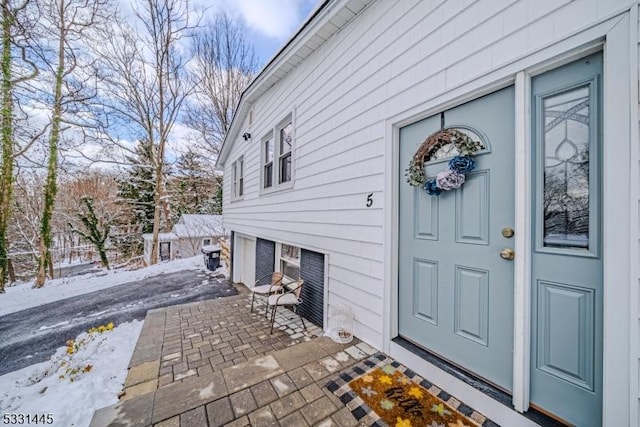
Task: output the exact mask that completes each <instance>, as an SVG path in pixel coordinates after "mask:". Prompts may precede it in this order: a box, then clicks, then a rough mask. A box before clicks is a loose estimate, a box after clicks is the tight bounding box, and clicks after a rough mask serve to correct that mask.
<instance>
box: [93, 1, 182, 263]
mask: <svg viewBox="0 0 640 427" xmlns="http://www.w3.org/2000/svg"><path fill="white" fill-rule="evenodd" d="M134 11H135V16H136V19H137V23H138V24H139V29H137V30H136V29H135V28H130V27H128V26H125V25H120V26H119V27H118V30H117V34H116V36H115V37H112V38H111V42H110V43H109V45H108V46H107V48H106V49H105V51H104V52H103V56H104V59H105V67H107V68H108V70H109V71H108V73H109V74H108V78H107V83H108V88H107V89H106V91H107V92H108V97H109V99H110V101H109V109H110V111H111V112H113V113H116V117H117V120H119V121H121V123H126V124H127V125H128V126H129V129H132V130H131V131H130V132H132V133H133V135H128V136H129V137H130V138H129V139H134V140H140V141H144V142H145V143H148V144H150V145H151V147H152V149H151V160H152V164H151V165H149V166H150V167H152V168H153V169H154V174H153V176H154V179H155V183H154V217H153V249H152V254H151V263H152V264H155V263H156V262H157V260H158V233H159V232H160V228H161V216H162V213H163V211H166V210H167V209H166V208H167V206H166V200H167V199H166V195H165V192H166V190H165V186H166V182H165V175H166V167H167V166H166V165H167V163H166V150H167V143H168V140H169V136H170V133H171V131H172V129H173V127H174V125H175V123H176V121H177V120H178V118H179V115H180V111H181V108H182V106H183V104H184V102H185V99H186V98H187V97H188V96H189V95H190V93H191V92H192V91H193V84H192V82H191V80H190V79H189V77H188V75H187V74H186V71H185V69H186V62H185V60H184V58H183V57H182V55H181V49H182V47H183V46H182V45H181V43H182V42H183V39H184V38H185V37H187V36H188V34H189V33H190V31H191V30H192V29H193V26H192V25H191V22H190V18H189V2H188V1H187V0H139V1H138V3H137V7H134ZM124 139H126V138H124ZM111 142H112V143H113V144H115V145H116V146H117V148H118V149H119V151H124V152H129V153H133V151H132V148H133V146H132V145H131V144H129V143H127V142H126V141H123V140H122V139H118V138H113V139H112V141H111Z"/></svg>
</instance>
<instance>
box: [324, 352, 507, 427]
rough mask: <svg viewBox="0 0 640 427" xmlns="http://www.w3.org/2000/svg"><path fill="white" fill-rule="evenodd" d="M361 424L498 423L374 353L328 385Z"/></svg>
mask: <svg viewBox="0 0 640 427" xmlns="http://www.w3.org/2000/svg"><path fill="white" fill-rule="evenodd" d="M327 388H328V389H329V390H330V391H331V392H333V393H334V394H335V395H336V396H337V397H338V398H340V400H341V401H342V402H343V403H344V404H345V405H346V406H347V407H348V408H349V409H350V410H351V413H352V414H353V415H354V417H356V419H358V421H360V423H361V424H363V425H369V426H376V427H378V426H379V427H382V426H391V427H423V426H428V427H464V426H467V427H477V426H482V427H496V426H497V424H496V423H494V422H493V421H491V420H489V419H488V418H486V417H485V416H484V415H482V414H480V413H478V412H476V411H474V410H473V409H472V408H470V407H469V406H467V405H465V404H464V403H462V402H460V401H459V400H457V399H456V398H455V397H453V396H451V395H449V394H448V393H446V392H445V391H443V390H440V389H439V388H438V387H436V386H435V385H433V384H431V383H430V382H429V381H427V380H425V379H424V378H421V377H420V376H418V375H417V374H416V373H415V372H413V371H411V370H410V369H407V368H405V367H404V366H402V365H400V364H399V363H398V362H396V361H394V360H393V359H390V358H388V357H386V356H384V355H381V354H377V355H374V356H371V357H370V358H368V359H366V360H364V361H363V362H361V363H359V364H358V365H356V366H354V367H353V368H351V369H350V370H349V371H347V372H343V373H342V374H340V375H339V376H338V377H337V378H334V379H333V380H331V381H329V382H328V383H327Z"/></svg>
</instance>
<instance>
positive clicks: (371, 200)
mask: <svg viewBox="0 0 640 427" xmlns="http://www.w3.org/2000/svg"><path fill="white" fill-rule="evenodd" d="M372 205H373V193H370V194H369V195H368V196H367V207H368V208H370V207H371V206H372Z"/></svg>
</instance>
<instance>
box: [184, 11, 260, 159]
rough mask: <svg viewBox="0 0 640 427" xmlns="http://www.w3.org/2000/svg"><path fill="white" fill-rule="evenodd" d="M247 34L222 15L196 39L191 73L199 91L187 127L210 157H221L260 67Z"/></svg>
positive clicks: (189, 113) (187, 117)
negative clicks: (240, 104)
mask: <svg viewBox="0 0 640 427" xmlns="http://www.w3.org/2000/svg"><path fill="white" fill-rule="evenodd" d="M244 32H245V29H244V28H243V26H242V25H241V24H239V23H237V22H236V21H234V20H233V19H232V18H230V17H229V16H228V15H226V14H220V15H218V16H217V17H216V18H215V20H214V21H213V22H210V23H208V24H207V25H205V26H203V27H201V28H199V29H198V31H197V32H195V34H194V36H193V49H192V55H193V60H192V67H191V68H190V72H191V74H192V75H193V78H194V79H195V80H196V81H197V82H198V86H197V88H198V89H197V91H196V92H195V93H194V96H193V97H191V99H190V102H189V104H188V106H187V109H186V118H185V124H186V125H187V126H189V127H191V128H193V129H194V130H195V131H196V134H197V137H196V139H195V141H194V142H195V144H196V146H197V147H198V148H199V149H200V151H201V152H204V153H207V155H208V156H211V155H214V156H216V155H217V154H218V150H219V149H220V145H221V144H222V140H223V139H224V137H225V135H226V134H227V131H228V130H229V126H230V125H231V120H232V119H233V114H234V111H235V108H236V106H237V105H238V101H240V96H241V95H242V91H243V90H244V89H245V88H246V87H247V85H248V84H249V82H250V81H251V79H252V78H253V76H254V74H255V72H256V70H257V67H258V60H257V57H256V55H255V52H254V49H253V46H251V44H249V42H248V41H247V40H246V38H245V37H244Z"/></svg>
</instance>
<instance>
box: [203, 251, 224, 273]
mask: <svg viewBox="0 0 640 427" xmlns="http://www.w3.org/2000/svg"><path fill="white" fill-rule="evenodd" d="M202 253H203V254H204V265H205V267H207V269H208V270H211V271H215V270H216V269H217V268H218V267H220V247H219V246H213V245H207V246H203V247H202Z"/></svg>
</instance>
